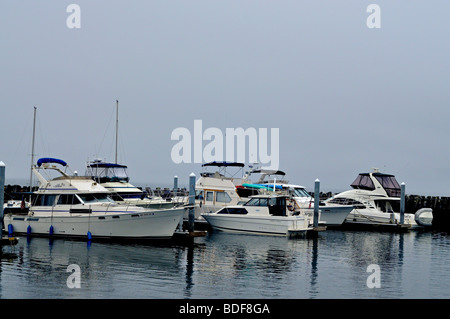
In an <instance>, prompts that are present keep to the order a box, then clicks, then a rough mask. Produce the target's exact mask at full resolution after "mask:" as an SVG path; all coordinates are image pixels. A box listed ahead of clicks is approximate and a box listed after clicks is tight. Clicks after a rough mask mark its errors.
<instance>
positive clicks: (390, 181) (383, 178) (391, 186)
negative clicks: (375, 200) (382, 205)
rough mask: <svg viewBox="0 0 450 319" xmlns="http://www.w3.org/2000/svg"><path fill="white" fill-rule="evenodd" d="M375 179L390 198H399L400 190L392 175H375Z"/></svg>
mask: <svg viewBox="0 0 450 319" xmlns="http://www.w3.org/2000/svg"><path fill="white" fill-rule="evenodd" d="M374 176H375V178H376V179H377V180H378V181H379V182H380V184H381V186H383V188H384V189H385V190H386V192H387V194H388V196H390V197H400V195H401V188H400V185H399V184H398V182H397V180H396V179H395V177H394V176H392V175H375V174H374Z"/></svg>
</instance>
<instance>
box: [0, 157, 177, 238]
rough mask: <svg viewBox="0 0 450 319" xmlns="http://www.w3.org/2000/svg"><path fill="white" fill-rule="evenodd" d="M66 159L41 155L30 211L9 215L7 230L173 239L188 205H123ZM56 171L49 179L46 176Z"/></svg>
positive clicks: (79, 235)
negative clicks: (76, 171)
mask: <svg viewBox="0 0 450 319" xmlns="http://www.w3.org/2000/svg"><path fill="white" fill-rule="evenodd" d="M67 169H68V165H67V163H66V162H65V161H63V160H60V159H55V158H41V159H39V160H38V161H37V164H36V165H33V167H32V172H33V173H34V175H35V176H36V177H37V179H38V182H39V188H38V190H37V191H36V192H34V194H33V197H34V199H33V201H32V204H31V205H30V207H29V208H28V209H24V210H23V211H21V210H12V211H10V212H8V213H6V214H5V215H4V225H5V228H6V229H5V231H7V232H8V233H9V234H11V233H14V234H27V235H43V236H60V237H85V238H86V237H87V238H88V239H92V238H130V239H155V238H170V237H172V236H173V234H174V231H175V230H176V228H177V226H178V224H179V223H180V221H181V219H182V218H183V215H184V213H185V209H184V208H166V209H154V208H144V207H138V206H135V205H131V204H119V203H117V202H116V201H114V200H113V199H112V198H111V192H110V191H109V190H107V189H106V188H105V187H103V186H102V185H100V184H99V183H98V182H96V181H95V180H93V179H92V178H91V176H77V175H71V174H69V173H68V172H67ZM46 173H52V174H53V173H55V174H56V175H57V176H56V177H53V178H50V177H47V178H46V177H44V175H49V176H50V175H52V174H46Z"/></svg>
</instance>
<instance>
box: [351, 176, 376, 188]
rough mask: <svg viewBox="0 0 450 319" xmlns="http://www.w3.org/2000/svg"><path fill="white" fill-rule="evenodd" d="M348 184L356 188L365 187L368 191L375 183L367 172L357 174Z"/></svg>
mask: <svg viewBox="0 0 450 319" xmlns="http://www.w3.org/2000/svg"><path fill="white" fill-rule="evenodd" d="M350 186H351V187H353V188H356V189H366V190H369V191H373V190H374V189H375V185H374V184H373V182H372V180H371V179H370V176H369V174H359V175H358V177H357V178H356V179H355V181H354V182H353V183H352V184H351V185H350Z"/></svg>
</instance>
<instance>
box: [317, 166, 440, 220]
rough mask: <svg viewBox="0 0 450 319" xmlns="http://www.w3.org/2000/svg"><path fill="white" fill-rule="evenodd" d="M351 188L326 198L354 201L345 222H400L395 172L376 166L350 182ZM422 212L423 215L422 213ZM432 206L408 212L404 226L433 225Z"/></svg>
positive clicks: (327, 202)
mask: <svg viewBox="0 0 450 319" xmlns="http://www.w3.org/2000/svg"><path fill="white" fill-rule="evenodd" d="M350 186H351V187H352V189H351V190H348V191H345V192H342V193H339V194H337V195H335V196H333V197H331V198H329V199H327V200H325V201H324V203H325V205H326V206H328V205H352V206H353V210H352V211H351V212H350V214H349V215H348V216H347V218H346V220H345V223H344V225H346V226H349V225H360V226H362V225H366V226H380V225H384V226H389V225H391V226H398V225H400V200H401V198H400V195H401V187H400V185H399V183H398V182H397V180H396V178H395V176H394V175H391V174H385V173H381V172H380V171H379V170H378V169H374V170H373V171H372V172H370V173H361V174H359V175H358V177H357V178H356V179H355V181H354V182H353V183H352V184H351V185H350ZM421 215H422V216H421ZM430 215H431V213H430V209H426V210H421V211H418V212H417V213H416V214H411V213H406V212H405V214H404V223H403V226H405V227H407V228H410V229H414V228H421V227H425V226H429V225H431V220H432V216H430Z"/></svg>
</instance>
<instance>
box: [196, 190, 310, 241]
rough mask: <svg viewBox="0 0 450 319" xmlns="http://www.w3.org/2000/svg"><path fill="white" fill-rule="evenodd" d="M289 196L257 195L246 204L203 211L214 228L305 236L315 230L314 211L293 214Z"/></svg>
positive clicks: (248, 232) (239, 231) (205, 217)
mask: <svg viewBox="0 0 450 319" xmlns="http://www.w3.org/2000/svg"><path fill="white" fill-rule="evenodd" d="M287 200H288V197H287V196H280V195H276V194H268V195H255V196H251V197H250V200H249V201H248V202H246V203H245V204H243V205H234V206H227V207H223V208H221V209H220V210H218V211H216V212H214V213H205V214H202V216H203V218H204V219H206V221H207V222H208V223H209V224H210V225H211V227H212V228H213V229H215V230H219V231H224V232H232V233H247V234H260V235H279V236H289V237H290V236H293V235H295V236H302V235H305V234H306V233H307V231H309V230H312V229H313V225H314V211H313V210H312V209H308V210H304V211H303V213H293V212H291V211H290V210H289V209H288V208H287Z"/></svg>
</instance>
